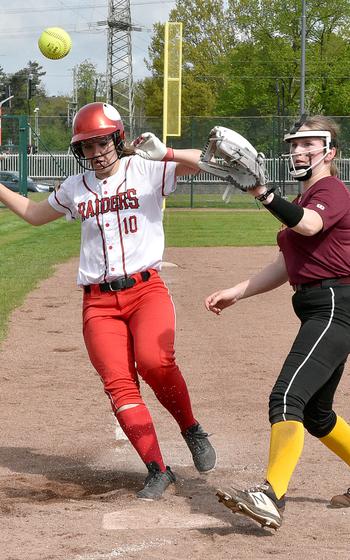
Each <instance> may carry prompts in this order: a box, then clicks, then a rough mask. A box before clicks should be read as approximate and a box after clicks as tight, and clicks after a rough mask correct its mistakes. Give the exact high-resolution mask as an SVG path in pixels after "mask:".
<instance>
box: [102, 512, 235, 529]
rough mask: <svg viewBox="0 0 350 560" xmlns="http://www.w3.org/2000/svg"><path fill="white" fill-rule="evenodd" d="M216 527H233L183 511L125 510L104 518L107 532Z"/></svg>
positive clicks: (103, 526) (221, 521) (214, 519)
mask: <svg viewBox="0 0 350 560" xmlns="http://www.w3.org/2000/svg"><path fill="white" fill-rule="evenodd" d="M215 527H232V524H231V523H229V521H225V520H224V519H218V518H217V517H212V516H210V515H205V514H204V513H193V512H190V511H188V512H187V513H185V514H184V512H183V511H179V512H178V513H176V512H174V511H164V510H163V511H161V510H154V511H152V510H151V509H148V510H147V514H146V512H145V511H143V512H141V511H140V509H135V508H133V509H132V508H130V509H129V510H128V509H125V508H123V510H122V511H113V512H111V513H106V514H105V515H104V516H103V520H102V528H103V529H105V530H111V531H112V530H115V531H127V530H135V529H152V530H153V531H154V529H155V528H157V529H203V528H215Z"/></svg>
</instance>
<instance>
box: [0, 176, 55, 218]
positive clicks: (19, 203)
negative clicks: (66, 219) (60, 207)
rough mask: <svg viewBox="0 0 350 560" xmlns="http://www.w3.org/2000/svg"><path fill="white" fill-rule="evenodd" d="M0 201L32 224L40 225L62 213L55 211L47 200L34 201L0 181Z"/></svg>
mask: <svg viewBox="0 0 350 560" xmlns="http://www.w3.org/2000/svg"><path fill="white" fill-rule="evenodd" d="M0 202H2V204H4V205H5V206H7V208H8V209H9V210H12V212H14V213H15V214H17V216H19V217H20V218H22V219H23V220H25V221H26V222H28V223H29V224H32V225H33V226H41V225H43V224H47V223H48V222H52V221H53V220H57V219H58V218H61V217H62V216H63V214H60V213H59V212H56V210H54V209H53V208H52V206H50V204H49V203H48V201H47V200H42V201H40V202H36V201H34V200H31V199H29V198H26V197H24V196H22V195H20V194H18V193H15V192H13V191H11V190H10V189H8V188H7V187H5V185H2V184H1V183H0Z"/></svg>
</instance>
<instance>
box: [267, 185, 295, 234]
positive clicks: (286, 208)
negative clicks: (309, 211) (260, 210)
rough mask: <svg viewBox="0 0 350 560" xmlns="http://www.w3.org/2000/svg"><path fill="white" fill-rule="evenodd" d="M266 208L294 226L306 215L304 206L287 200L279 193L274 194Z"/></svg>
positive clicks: (286, 223)
mask: <svg viewBox="0 0 350 560" xmlns="http://www.w3.org/2000/svg"><path fill="white" fill-rule="evenodd" d="M264 206H265V208H266V209H267V210H268V211H269V212H271V214H273V215H274V216H275V218H277V219H278V220H279V221H280V222H282V224H285V225H286V226H288V227H290V228H292V227H295V226H296V225H298V223H299V222H300V220H301V219H302V217H303V216H304V208H302V207H301V206H298V205H297V204H293V202H289V201H288V200H285V199H284V198H282V197H281V196H279V195H278V194H276V193H275V194H274V196H273V199H272V201H271V202H270V203H269V204H264Z"/></svg>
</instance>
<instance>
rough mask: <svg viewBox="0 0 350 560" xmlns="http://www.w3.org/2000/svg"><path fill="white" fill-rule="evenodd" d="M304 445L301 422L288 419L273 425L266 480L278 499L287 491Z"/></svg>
mask: <svg viewBox="0 0 350 560" xmlns="http://www.w3.org/2000/svg"><path fill="white" fill-rule="evenodd" d="M303 446H304V426H303V424H302V423H301V422H296V421H294V420H287V421H286V422H277V424H273V425H272V427H271V436H270V455H269V464H268V467H267V474H266V480H267V481H268V482H269V483H270V485H271V486H272V488H273V490H274V492H275V494H276V496H277V498H278V499H279V498H281V496H283V495H284V494H285V493H286V492H287V488H288V484H289V481H290V479H291V477H292V474H293V471H294V469H295V467H296V465H297V462H298V460H299V457H300V455H301V452H302V450H303Z"/></svg>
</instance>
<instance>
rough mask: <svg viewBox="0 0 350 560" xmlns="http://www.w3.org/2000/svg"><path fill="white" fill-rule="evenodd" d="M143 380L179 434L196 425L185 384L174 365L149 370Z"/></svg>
mask: <svg viewBox="0 0 350 560" xmlns="http://www.w3.org/2000/svg"><path fill="white" fill-rule="evenodd" d="M144 379H145V381H146V383H148V384H149V385H150V387H152V389H153V391H154V393H155V395H156V397H157V399H158V400H159V402H160V403H161V404H162V405H163V406H164V408H166V409H167V410H168V411H169V412H170V414H171V415H172V416H173V417H174V418H175V420H176V422H177V423H178V425H179V426H180V430H181V432H184V431H185V430H186V429H187V428H189V427H190V426H193V424H196V423H197V421H196V419H195V417H194V416H193V412H192V405H191V399H190V395H189V393H188V389H187V385H186V382H185V380H184V378H183V376H182V373H181V372H180V370H179V368H178V366H177V365H176V364H173V365H171V366H167V367H162V368H157V369H153V370H150V371H148V372H147V374H146V375H145V376H144Z"/></svg>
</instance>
